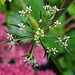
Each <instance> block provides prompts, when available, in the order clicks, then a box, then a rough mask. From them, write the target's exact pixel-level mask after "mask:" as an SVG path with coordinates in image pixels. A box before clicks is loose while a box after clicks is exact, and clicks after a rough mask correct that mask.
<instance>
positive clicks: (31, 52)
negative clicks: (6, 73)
mask: <svg viewBox="0 0 75 75" xmlns="http://www.w3.org/2000/svg"><path fill="white" fill-rule="evenodd" d="M35 44H36V42H35V41H34V42H33V45H32V48H31V50H30V52H29V53H30V56H32V55H33V51H34V48H35Z"/></svg>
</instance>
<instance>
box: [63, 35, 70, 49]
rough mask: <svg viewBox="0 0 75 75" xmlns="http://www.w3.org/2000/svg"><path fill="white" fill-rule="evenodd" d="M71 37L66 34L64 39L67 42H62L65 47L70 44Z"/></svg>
mask: <svg viewBox="0 0 75 75" xmlns="http://www.w3.org/2000/svg"><path fill="white" fill-rule="evenodd" d="M69 39H70V36H65V37H64V40H65V42H62V45H63V46H64V48H66V47H67V46H68V44H67V41H68V40H69Z"/></svg>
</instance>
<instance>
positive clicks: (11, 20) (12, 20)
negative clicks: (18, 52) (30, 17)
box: [7, 12, 32, 43]
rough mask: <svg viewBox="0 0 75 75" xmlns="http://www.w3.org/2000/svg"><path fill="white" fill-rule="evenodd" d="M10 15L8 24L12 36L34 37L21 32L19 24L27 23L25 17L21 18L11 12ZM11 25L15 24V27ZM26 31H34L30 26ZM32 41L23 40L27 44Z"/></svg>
mask: <svg viewBox="0 0 75 75" xmlns="http://www.w3.org/2000/svg"><path fill="white" fill-rule="evenodd" d="M17 13H18V12H17ZM8 14H9V15H8V16H7V22H8V26H9V28H10V32H11V33H12V34H14V35H17V36H20V37H22V36H30V35H32V33H29V32H27V31H21V30H19V27H18V24H21V23H22V22H21V21H23V22H25V17H22V16H19V15H18V14H16V13H15V12H9V13H8ZM11 17H12V18H11ZM11 24H13V25H14V26H13V25H11ZM26 30H29V31H31V32H32V29H31V28H30V27H29V26H26ZM31 40H32V39H24V40H22V42H25V43H27V42H30V41H31Z"/></svg>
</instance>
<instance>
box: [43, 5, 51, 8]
mask: <svg viewBox="0 0 75 75" xmlns="http://www.w3.org/2000/svg"><path fill="white" fill-rule="evenodd" d="M43 8H44V9H50V8H51V7H50V6H49V5H45V6H43Z"/></svg>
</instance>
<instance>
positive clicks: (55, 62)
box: [51, 56, 63, 75]
mask: <svg viewBox="0 0 75 75" xmlns="http://www.w3.org/2000/svg"><path fill="white" fill-rule="evenodd" d="M51 59H52V61H53V63H54V64H55V65H56V67H57V68H58V70H59V71H60V73H61V75H63V71H62V69H61V68H60V66H59V65H58V63H57V61H56V60H55V59H54V58H53V57H52V56H51Z"/></svg>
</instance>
